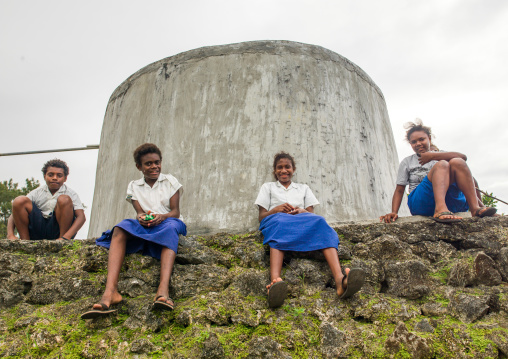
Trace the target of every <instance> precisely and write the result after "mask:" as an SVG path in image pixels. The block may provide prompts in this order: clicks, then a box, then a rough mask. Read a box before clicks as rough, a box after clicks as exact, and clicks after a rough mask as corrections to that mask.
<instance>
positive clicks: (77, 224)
mask: <svg viewBox="0 0 508 359" xmlns="http://www.w3.org/2000/svg"><path fill="white" fill-rule="evenodd" d="M74 215H75V216H76V218H75V219H74V222H72V226H71V228H69V230H68V231H67V232H65V234H64V235H63V236H62V237H65V238H68V239H69V238H72V237H74V236H75V235H76V234H77V233H78V231H79V230H80V229H81V227H83V224H85V222H86V217H85V211H84V210H83V209H77V210H75V211H74Z"/></svg>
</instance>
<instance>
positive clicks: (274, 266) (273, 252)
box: [266, 247, 284, 290]
mask: <svg viewBox="0 0 508 359" xmlns="http://www.w3.org/2000/svg"><path fill="white" fill-rule="evenodd" d="M283 261H284V252H283V251H281V250H278V249H275V248H271V247H270V280H271V283H270V284H268V285H267V286H266V289H268V290H270V287H271V286H272V285H273V284H274V283H275V282H280V281H282V278H281V277H280V274H281V271H282V263H283Z"/></svg>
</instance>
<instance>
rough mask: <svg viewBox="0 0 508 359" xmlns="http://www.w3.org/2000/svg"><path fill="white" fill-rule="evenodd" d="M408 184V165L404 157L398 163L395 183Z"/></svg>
mask: <svg viewBox="0 0 508 359" xmlns="http://www.w3.org/2000/svg"><path fill="white" fill-rule="evenodd" d="M408 184H409V166H408V163H407V161H406V159H404V160H403V161H402V162H401V163H400V165H399V172H398V173H397V185H400V186H407V185H408Z"/></svg>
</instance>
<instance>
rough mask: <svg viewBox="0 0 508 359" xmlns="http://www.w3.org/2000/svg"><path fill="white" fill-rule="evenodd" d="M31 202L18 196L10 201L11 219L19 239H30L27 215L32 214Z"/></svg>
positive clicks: (24, 197)
mask: <svg viewBox="0 0 508 359" xmlns="http://www.w3.org/2000/svg"><path fill="white" fill-rule="evenodd" d="M32 208H33V206H32V201H31V200H30V199H29V198H28V197H26V196H19V197H16V198H15V199H14V201H12V218H13V220H14V225H15V226H16V228H17V230H18V233H19V239H30V234H29V232H28V215H29V214H30V213H32Z"/></svg>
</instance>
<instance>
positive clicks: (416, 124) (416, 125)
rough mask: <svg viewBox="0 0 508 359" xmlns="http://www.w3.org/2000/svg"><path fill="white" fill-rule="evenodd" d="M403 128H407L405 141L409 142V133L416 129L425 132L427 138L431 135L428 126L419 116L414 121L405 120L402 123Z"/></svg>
mask: <svg viewBox="0 0 508 359" xmlns="http://www.w3.org/2000/svg"><path fill="white" fill-rule="evenodd" d="M404 128H405V129H406V130H407V131H406V141H407V142H409V137H410V136H411V134H412V133H413V132H416V131H423V132H425V133H426V134H427V136H429V138H431V137H432V136H433V135H432V131H431V129H430V127H429V126H424V125H423V122H422V120H420V119H419V118H417V119H416V120H415V122H406V123H405V124H404Z"/></svg>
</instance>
